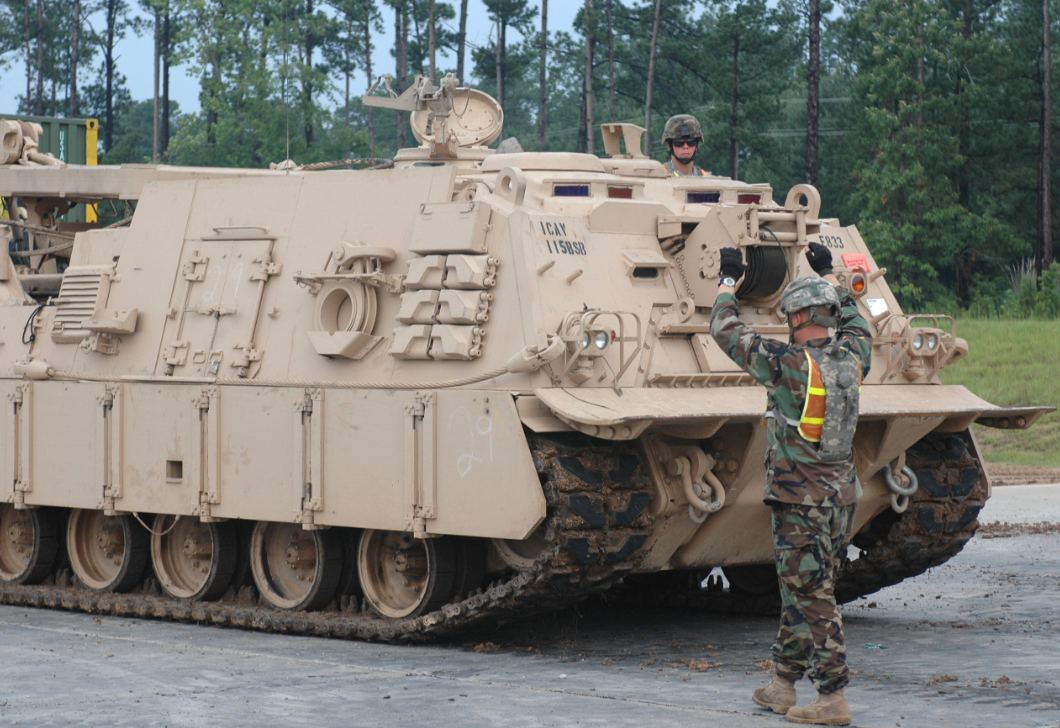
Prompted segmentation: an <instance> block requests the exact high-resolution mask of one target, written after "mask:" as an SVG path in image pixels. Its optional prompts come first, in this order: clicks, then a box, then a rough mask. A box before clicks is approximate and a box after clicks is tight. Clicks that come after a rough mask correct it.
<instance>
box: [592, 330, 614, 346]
mask: <svg viewBox="0 0 1060 728" xmlns="http://www.w3.org/2000/svg"><path fill="white" fill-rule="evenodd" d="M610 343H611V335H610V334H608V333H607V332H606V331H597V332H596V336H594V337H593V344H595V345H596V348H597V349H599V350H600V351H603V350H604V349H606V348H607V345H608V344H610Z"/></svg>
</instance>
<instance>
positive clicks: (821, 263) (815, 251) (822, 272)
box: [806, 243, 832, 276]
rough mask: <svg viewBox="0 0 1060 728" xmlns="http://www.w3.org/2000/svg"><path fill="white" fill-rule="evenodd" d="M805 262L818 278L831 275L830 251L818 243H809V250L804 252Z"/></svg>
mask: <svg viewBox="0 0 1060 728" xmlns="http://www.w3.org/2000/svg"><path fill="white" fill-rule="evenodd" d="M806 262H807V263H809V264H810V267H811V268H813V272H814V273H816V274H817V275H819V276H826V275H829V274H831V273H832V251H831V250H829V249H828V248H826V247H825V246H823V245H821V244H820V243H810V249H809V250H807V251H806Z"/></svg>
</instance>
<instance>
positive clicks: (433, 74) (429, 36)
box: [427, 0, 437, 81]
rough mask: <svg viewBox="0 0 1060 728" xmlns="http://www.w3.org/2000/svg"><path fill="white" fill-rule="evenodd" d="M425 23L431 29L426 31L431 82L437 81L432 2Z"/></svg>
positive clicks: (432, 0) (432, 1)
mask: <svg viewBox="0 0 1060 728" xmlns="http://www.w3.org/2000/svg"><path fill="white" fill-rule="evenodd" d="M427 22H428V23H430V26H431V27H429V28H428V29H427V48H428V52H429V53H430V55H431V66H430V68H431V72H430V79H431V80H432V81H436V80H437V79H436V76H437V73H436V72H435V67H434V0H431V4H430V11H429V15H428V20H427Z"/></svg>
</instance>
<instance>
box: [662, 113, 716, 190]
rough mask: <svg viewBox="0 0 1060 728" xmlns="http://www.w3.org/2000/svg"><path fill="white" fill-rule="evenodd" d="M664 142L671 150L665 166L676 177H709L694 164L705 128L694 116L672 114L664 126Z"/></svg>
mask: <svg viewBox="0 0 1060 728" xmlns="http://www.w3.org/2000/svg"><path fill="white" fill-rule="evenodd" d="M662 138H663V143H664V144H666V146H667V148H668V149H669V150H670V158H669V159H668V160H667V161H666V164H664V165H663V166H664V167H666V171H667V172H669V173H670V174H672V175H673V176H674V177H707V176H708V175H707V173H706V172H704V171H703V170H702V169H700V168H699V167H697V166H696V165H695V164H694V160H695V158H696V151H698V150H699V145H700V143H701V142H702V141H703V129H702V128H700V126H699V121H698V120H697V119H696V117H694V116H689V115H688V114H678V115H677V116H671V117H670V118H669V119H667V121H666V126H665V127H664V128H663V136H662Z"/></svg>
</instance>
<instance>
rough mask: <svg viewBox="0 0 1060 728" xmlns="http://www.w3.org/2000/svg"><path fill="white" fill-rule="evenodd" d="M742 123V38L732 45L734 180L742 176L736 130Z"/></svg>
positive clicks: (731, 148)
mask: <svg viewBox="0 0 1060 728" xmlns="http://www.w3.org/2000/svg"><path fill="white" fill-rule="evenodd" d="M739 122H740V36H736V37H735V38H734V39H733V43H732V114H731V115H730V116H729V176H730V177H732V178H733V179H734V180H735V179H738V178H739V174H740V145H739V143H738V141H737V139H736V128H737V125H738V124H739Z"/></svg>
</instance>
